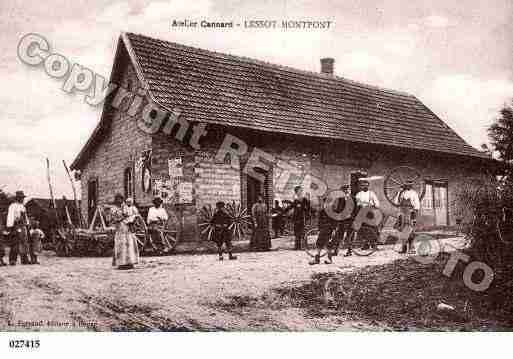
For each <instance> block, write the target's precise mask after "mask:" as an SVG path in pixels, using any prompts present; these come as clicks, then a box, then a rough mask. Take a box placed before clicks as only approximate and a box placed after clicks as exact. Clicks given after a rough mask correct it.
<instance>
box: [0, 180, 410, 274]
mask: <svg viewBox="0 0 513 359" xmlns="http://www.w3.org/2000/svg"><path fill="white" fill-rule="evenodd" d="M349 188H350V186H349V185H347V184H344V185H342V186H341V188H340V190H341V191H342V193H343V195H342V196H341V197H340V198H338V199H337V200H336V201H334V202H333V203H332V204H327V203H323V205H322V206H321V209H320V211H319V216H318V230H319V235H318V238H317V242H316V247H317V254H316V255H315V257H314V259H313V261H312V262H310V264H312V265H313V264H319V263H320V257H321V251H322V250H324V249H326V250H327V254H328V255H327V260H326V261H325V262H326V263H327V264H329V263H332V260H333V257H334V256H337V255H338V249H339V246H340V243H341V241H342V240H343V239H344V238H345V237H347V238H352V235H353V234H354V230H353V227H352V225H353V221H354V219H355V216H356V215H357V213H358V212H359V211H360V210H361V209H362V208H364V207H372V208H379V207H380V202H379V199H378V197H377V196H376V194H375V193H374V192H373V191H371V190H370V189H369V181H368V180H366V179H360V180H359V182H358V192H357V193H356V195H355V196H354V198H353V197H351V193H350V191H349ZM24 199H25V194H24V193H23V191H17V192H16V196H15V201H14V202H13V203H11V205H10V206H9V209H8V213H7V219H6V224H5V228H4V229H3V231H2V233H1V235H2V238H1V239H0V266H5V265H6V263H5V262H4V260H3V258H4V256H5V244H8V246H9V247H10V251H9V264H11V265H15V264H16V263H17V261H18V257H19V258H20V262H21V264H39V262H38V257H37V255H38V253H40V251H41V249H42V240H43V239H44V237H45V235H44V233H43V231H41V229H40V228H39V223H38V222H37V221H36V220H29V218H28V216H27V211H26V208H25V206H24V204H23V202H24ZM325 200H326V199H324V201H325ZM349 200H352V201H353V203H354V205H355V206H354V210H353V211H352V213H351V215H350V216H347V217H346V218H342V219H340V220H337V219H334V218H333V216H332V215H331V214H330V213H329V212H330V211H331V212H332V213H335V214H336V213H341V212H342V211H344V209H345V208H346V206H347V203H348V201H349ZM396 201H397V203H398V205H399V208H400V215H399V220H398V223H397V227H403V226H408V225H409V226H411V227H414V226H415V224H416V219H417V214H418V211H419V209H420V200H419V196H418V193H417V192H416V191H415V190H413V188H412V183H411V182H407V183H406V184H405V185H404V186H403V188H402V190H401V191H400V192H399V194H398V198H397V199H396ZM282 203H284V206H283V207H282V206H280V204H279V202H278V201H275V205H274V207H273V208H272V209H271V211H270V213H269V211H268V210H267V205H266V204H265V202H264V200H263V197H262V196H259V197H258V199H257V202H256V203H255V204H254V205H253V206H252V208H251V218H252V223H253V234H252V238H251V241H250V247H251V248H252V249H253V250H259V251H266V250H270V249H271V235H270V231H269V218H271V219H272V228H273V231H274V235H275V237H278V236H280V235H283V232H284V220H285V216H287V215H288V214H290V217H291V220H292V222H293V228H294V249H295V250H301V249H302V248H303V246H304V245H306V244H305V243H304V241H305V227H306V222H307V218H308V217H309V215H310V208H311V207H310V203H309V200H308V199H307V197H306V196H305V195H304V194H303V188H302V187H301V186H296V187H295V188H294V197H293V199H292V201H288V202H285V201H283V202H282ZM162 204H163V201H162V199H161V198H159V197H156V198H154V200H153V206H152V207H151V208H150V209H149V210H148V216H147V219H146V221H147V224H148V229H149V233H150V238H151V244H152V246H154V247H155V248H154V249H157V248H156V246H163V245H164V244H163V241H162V238H161V237H162V233H161V231H160V229H161V228H162V227H163V224H164V223H166V222H167V220H168V218H169V216H168V214H167V212H166V209H165V208H164V207H163V205H162ZM329 206H332V208H328V207H329ZM109 207H110V209H111V211H110V224H111V225H114V227H115V235H114V251H113V266H116V267H117V268H118V269H131V268H134V265H135V264H137V263H139V246H138V240H137V237H136V235H135V232H136V226H135V224H136V219H137V217H139V216H140V215H139V211H138V209H137V207H136V206H135V204H134V200H133V199H132V198H127V199H126V200H125V199H124V197H123V196H122V195H121V194H116V195H115V198H114V203H113V205H112V206H109ZM231 223H232V221H231V218H230V216H229V215H228V213H227V211H226V208H225V203H224V202H217V203H216V210H215V212H214V215H213V217H212V219H211V224H212V225H213V228H214V230H213V236H212V239H213V241H214V242H215V243H216V245H217V248H218V254H219V260H223V259H224V257H223V252H224V250H226V252H227V253H228V259H230V260H235V259H237V257H236V256H235V255H233V245H232V235H231V230H230V225H231ZM363 226H365V224H363ZM335 229H336V230H337V231H336V235H335V236H333V235H332V234H333V231H334V230H335ZM367 230H368V231H370V233H371V236H370V237H371V238H370V240H369V245H370V246H375V245H376V244H377V238H378V235H379V233H378V229H377V227H375V226H374V227H373V228H367ZM374 232H375V233H374ZM412 240H413V233H412V234H410V236H409V237H408V240H407V241H406V242H405V243H403V245H402V249H401V252H403V253H406V252H408V251H412V249H413V248H412ZM161 249H162V248H161ZM350 255H352V245H351V240H349V241H348V249H347V252H346V253H345V255H344V256H350Z"/></svg>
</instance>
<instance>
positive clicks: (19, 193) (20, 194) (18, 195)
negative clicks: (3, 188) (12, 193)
mask: <svg viewBox="0 0 513 359" xmlns="http://www.w3.org/2000/svg"><path fill="white" fill-rule="evenodd" d="M25 197H26V196H25V193H23V191H16V198H25Z"/></svg>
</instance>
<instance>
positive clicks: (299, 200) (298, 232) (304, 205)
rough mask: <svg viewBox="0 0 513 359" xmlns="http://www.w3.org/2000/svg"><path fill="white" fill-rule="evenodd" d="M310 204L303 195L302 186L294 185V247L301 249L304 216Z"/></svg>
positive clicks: (303, 234) (303, 235) (304, 223)
mask: <svg viewBox="0 0 513 359" xmlns="http://www.w3.org/2000/svg"><path fill="white" fill-rule="evenodd" d="M309 207H310V204H309V203H308V200H307V199H306V198H305V196H304V195H303V187H301V186H296V187H294V201H293V202H292V221H293V222H294V249H295V250H301V248H302V245H303V244H304V243H303V241H304V237H305V225H306V217H307V215H308V211H309Z"/></svg>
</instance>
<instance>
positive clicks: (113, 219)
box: [110, 193, 169, 270]
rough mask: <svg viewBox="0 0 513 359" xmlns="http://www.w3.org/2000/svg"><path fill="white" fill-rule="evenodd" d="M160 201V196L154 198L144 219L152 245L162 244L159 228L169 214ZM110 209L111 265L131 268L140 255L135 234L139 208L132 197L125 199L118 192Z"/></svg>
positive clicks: (119, 267) (137, 261)
mask: <svg viewBox="0 0 513 359" xmlns="http://www.w3.org/2000/svg"><path fill="white" fill-rule="evenodd" d="M162 203H163V201H162V199H161V198H160V197H156V198H154V199H153V206H152V207H150V209H149V210H148V216H147V219H146V222H147V224H148V230H149V234H150V238H151V239H152V240H151V243H152V245H153V246H163V245H164V244H163V243H162V238H161V232H160V231H159V229H160V228H161V227H162V226H163V225H164V223H166V222H167V220H168V218H169V216H168V214H167V211H166V209H165V208H164V206H162ZM110 209H111V212H110V224H111V225H114V227H115V234H114V251H113V257H112V265H113V266H115V267H117V268H118V269H122V270H124V269H133V268H134V265H135V264H137V263H139V256H140V254H139V245H138V241H137V237H136V235H135V232H136V219H137V217H139V210H138V209H137V207H136V206H135V204H134V200H133V199H132V198H127V199H126V200H125V199H124V197H123V195H121V194H119V193H118V194H116V195H115V196H114V204H113V205H112V206H110Z"/></svg>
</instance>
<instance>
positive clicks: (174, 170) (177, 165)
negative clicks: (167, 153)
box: [167, 157, 183, 178]
mask: <svg viewBox="0 0 513 359" xmlns="http://www.w3.org/2000/svg"><path fill="white" fill-rule="evenodd" d="M167 164H168V171H169V178H177V177H183V165H182V158H181V157H175V158H172V159H168V160H167Z"/></svg>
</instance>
